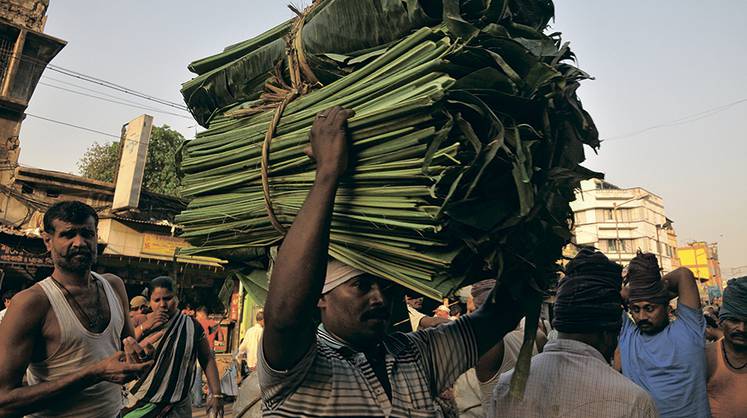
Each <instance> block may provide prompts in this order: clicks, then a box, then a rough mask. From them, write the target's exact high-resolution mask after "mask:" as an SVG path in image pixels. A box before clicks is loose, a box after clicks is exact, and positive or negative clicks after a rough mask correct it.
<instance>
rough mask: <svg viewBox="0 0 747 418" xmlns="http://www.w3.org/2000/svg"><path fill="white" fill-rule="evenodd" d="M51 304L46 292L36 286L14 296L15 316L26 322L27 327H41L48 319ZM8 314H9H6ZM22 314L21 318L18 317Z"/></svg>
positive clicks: (13, 308)
mask: <svg viewBox="0 0 747 418" xmlns="http://www.w3.org/2000/svg"><path fill="white" fill-rule="evenodd" d="M50 308H51V304H50V303H49V298H48V297H47V294H46V293H44V290H43V289H42V288H41V286H39V284H35V285H33V286H31V287H29V288H28V289H25V290H22V291H21V292H19V293H18V294H16V295H15V296H13V307H12V308H11V310H12V311H14V313H13V316H16V317H17V318H18V319H20V320H22V321H23V322H25V323H26V324H27V325H30V326H36V325H41V324H42V323H43V321H44V318H45V317H46V315H47V313H48V312H49V309H50ZM6 314H7V312H6ZM19 314H20V316H18V315H19Z"/></svg>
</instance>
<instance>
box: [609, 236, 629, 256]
mask: <svg viewBox="0 0 747 418" xmlns="http://www.w3.org/2000/svg"><path fill="white" fill-rule="evenodd" d="M605 241H606V244H607V251H608V252H615V253H617V252H619V253H627V252H630V248H631V242H630V241H631V240H629V239H620V240H616V239H606V240H605Z"/></svg>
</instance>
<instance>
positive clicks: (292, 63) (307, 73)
mask: <svg viewBox="0 0 747 418" xmlns="http://www.w3.org/2000/svg"><path fill="white" fill-rule="evenodd" d="M319 3H320V0H315V1H314V2H313V3H312V4H311V5H309V7H307V8H306V9H305V10H304V11H303V12H300V11H298V10H297V9H296V8H295V7H293V6H288V7H289V8H290V9H291V10H292V11H293V12H294V13H296V15H297V16H298V17H297V18H296V21H295V23H294V24H293V27H292V29H291V32H290V34H289V35H288V39H287V47H286V56H287V59H288V72H289V73H290V82H291V84H290V85H288V84H287V83H286V82H285V81H284V79H283V73H282V63H281V62H280V63H278V65H276V66H275V75H274V76H273V77H272V78H271V79H270V80H269V81H268V82H267V83H266V84H265V89H266V90H267V91H266V92H265V93H263V94H262V96H261V99H262V102H263V104H261V105H258V106H252V107H249V108H246V109H238V110H235V111H232V112H230V113H227V115H228V116H231V117H243V116H250V115H253V114H256V113H260V112H263V111H266V110H269V109H273V108H274V114H273V117H272V120H271V121H270V124H269V126H268V127H267V133H266V134H265V138H264V142H263V143H262V159H261V166H260V168H261V179H262V192H263V195H264V200H265V209H266V210H267V215H268V217H269V219H270V223H272V226H273V227H274V228H275V229H276V230H277V231H278V232H279V233H280V234H281V235H283V236H284V235H285V234H286V232H287V229H286V228H285V227H284V226H283V224H282V223H281V222H280V220H279V219H278V217H277V215H276V214H275V209H274V208H273V205H272V198H271V196H270V145H271V144H272V139H273V137H274V136H275V131H276V130H277V126H278V123H280V118H281V117H282V116H283V112H284V111H285V109H286V107H287V106H288V104H290V103H291V102H292V101H293V100H295V99H296V98H298V97H300V96H303V95H304V94H306V93H308V92H309V91H310V90H311V89H312V88H313V87H315V86H320V85H321V83H320V82H319V79H318V78H317V77H316V75H315V74H314V72H313V71H312V69H311V67H310V66H309V63H308V61H307V60H306V54H305V53H304V49H303V36H302V32H303V26H304V23H305V21H306V16H308V14H309V13H310V12H311V10H313V9H314V7H316V6H317V5H318V4H319Z"/></svg>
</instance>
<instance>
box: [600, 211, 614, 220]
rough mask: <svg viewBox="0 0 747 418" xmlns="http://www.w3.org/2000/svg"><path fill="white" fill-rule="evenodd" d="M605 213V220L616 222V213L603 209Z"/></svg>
mask: <svg viewBox="0 0 747 418" xmlns="http://www.w3.org/2000/svg"><path fill="white" fill-rule="evenodd" d="M602 210H603V211H604V220H606V221H614V220H615V212H614V211H613V210H612V209H602Z"/></svg>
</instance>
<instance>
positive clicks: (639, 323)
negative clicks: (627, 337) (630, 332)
mask: <svg viewBox="0 0 747 418" xmlns="http://www.w3.org/2000/svg"><path fill="white" fill-rule="evenodd" d="M636 325H638V326H639V327H643V326H649V327H650V326H651V325H653V324H652V323H651V322H649V321H647V320H645V319H644V320H643V321H638V322H637V323H636Z"/></svg>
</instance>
